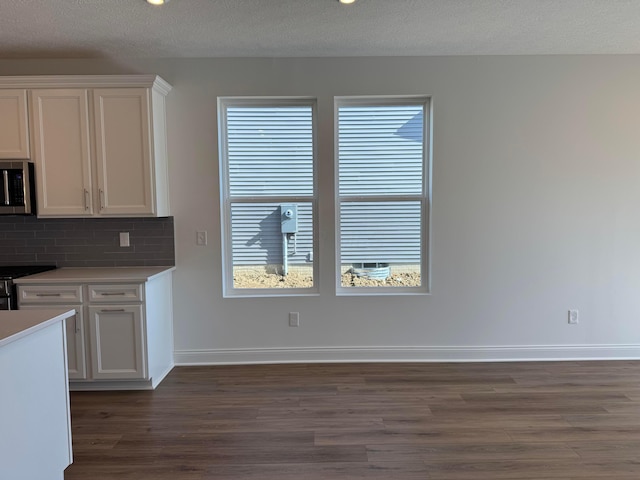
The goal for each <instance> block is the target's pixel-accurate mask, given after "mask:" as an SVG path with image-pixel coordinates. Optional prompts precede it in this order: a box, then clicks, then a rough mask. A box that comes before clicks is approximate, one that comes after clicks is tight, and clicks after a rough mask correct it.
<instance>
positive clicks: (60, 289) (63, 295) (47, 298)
mask: <svg viewBox="0 0 640 480" xmlns="http://www.w3.org/2000/svg"><path fill="white" fill-rule="evenodd" d="M18 297H19V300H20V305H21V306H22V305H23V304H33V303H38V304H43V305H49V304H60V303H63V304H72V303H82V285H22V286H20V288H19V289H18Z"/></svg>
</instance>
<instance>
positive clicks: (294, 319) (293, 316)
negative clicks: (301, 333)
mask: <svg viewBox="0 0 640 480" xmlns="http://www.w3.org/2000/svg"><path fill="white" fill-rule="evenodd" d="M289 326H290V327H299V326H300V312H289Z"/></svg>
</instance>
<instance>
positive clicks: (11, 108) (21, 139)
mask: <svg viewBox="0 0 640 480" xmlns="http://www.w3.org/2000/svg"><path fill="white" fill-rule="evenodd" d="M28 122H29V121H28V117H27V91H26V90H22V89H20V90H0V158H22V159H28V158H29V123H28Z"/></svg>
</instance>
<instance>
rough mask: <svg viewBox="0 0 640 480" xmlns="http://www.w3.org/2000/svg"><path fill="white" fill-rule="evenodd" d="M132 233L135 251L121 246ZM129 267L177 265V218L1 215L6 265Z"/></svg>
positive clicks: (1, 256)
mask: <svg viewBox="0 0 640 480" xmlns="http://www.w3.org/2000/svg"><path fill="white" fill-rule="evenodd" d="M120 232H129V242H130V246H129V247H120V235H119V234H120ZM34 264H42V265H45V264H46V265H56V266H57V267H126V266H160V265H175V246H174V229H173V217H164V218H78V219H70V218H63V219H58V218H49V219H38V218H36V217H32V216H15V217H14V216H7V217H5V216H0V265H34Z"/></svg>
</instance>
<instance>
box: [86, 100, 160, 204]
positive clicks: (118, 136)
mask: <svg viewBox="0 0 640 480" xmlns="http://www.w3.org/2000/svg"><path fill="white" fill-rule="evenodd" d="M93 102H94V115H95V129H96V165H97V177H98V189H99V190H98V201H99V204H100V206H99V214H100V215H120V216H126V215H153V214H154V213H155V204H154V201H153V199H154V196H155V192H154V191H153V189H154V183H155V182H153V181H152V175H154V170H153V168H154V166H153V164H152V161H151V158H152V146H151V133H150V122H151V120H150V118H151V117H150V108H149V91H148V90H147V89H145V88H113V89H95V90H94V91H93Z"/></svg>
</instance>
